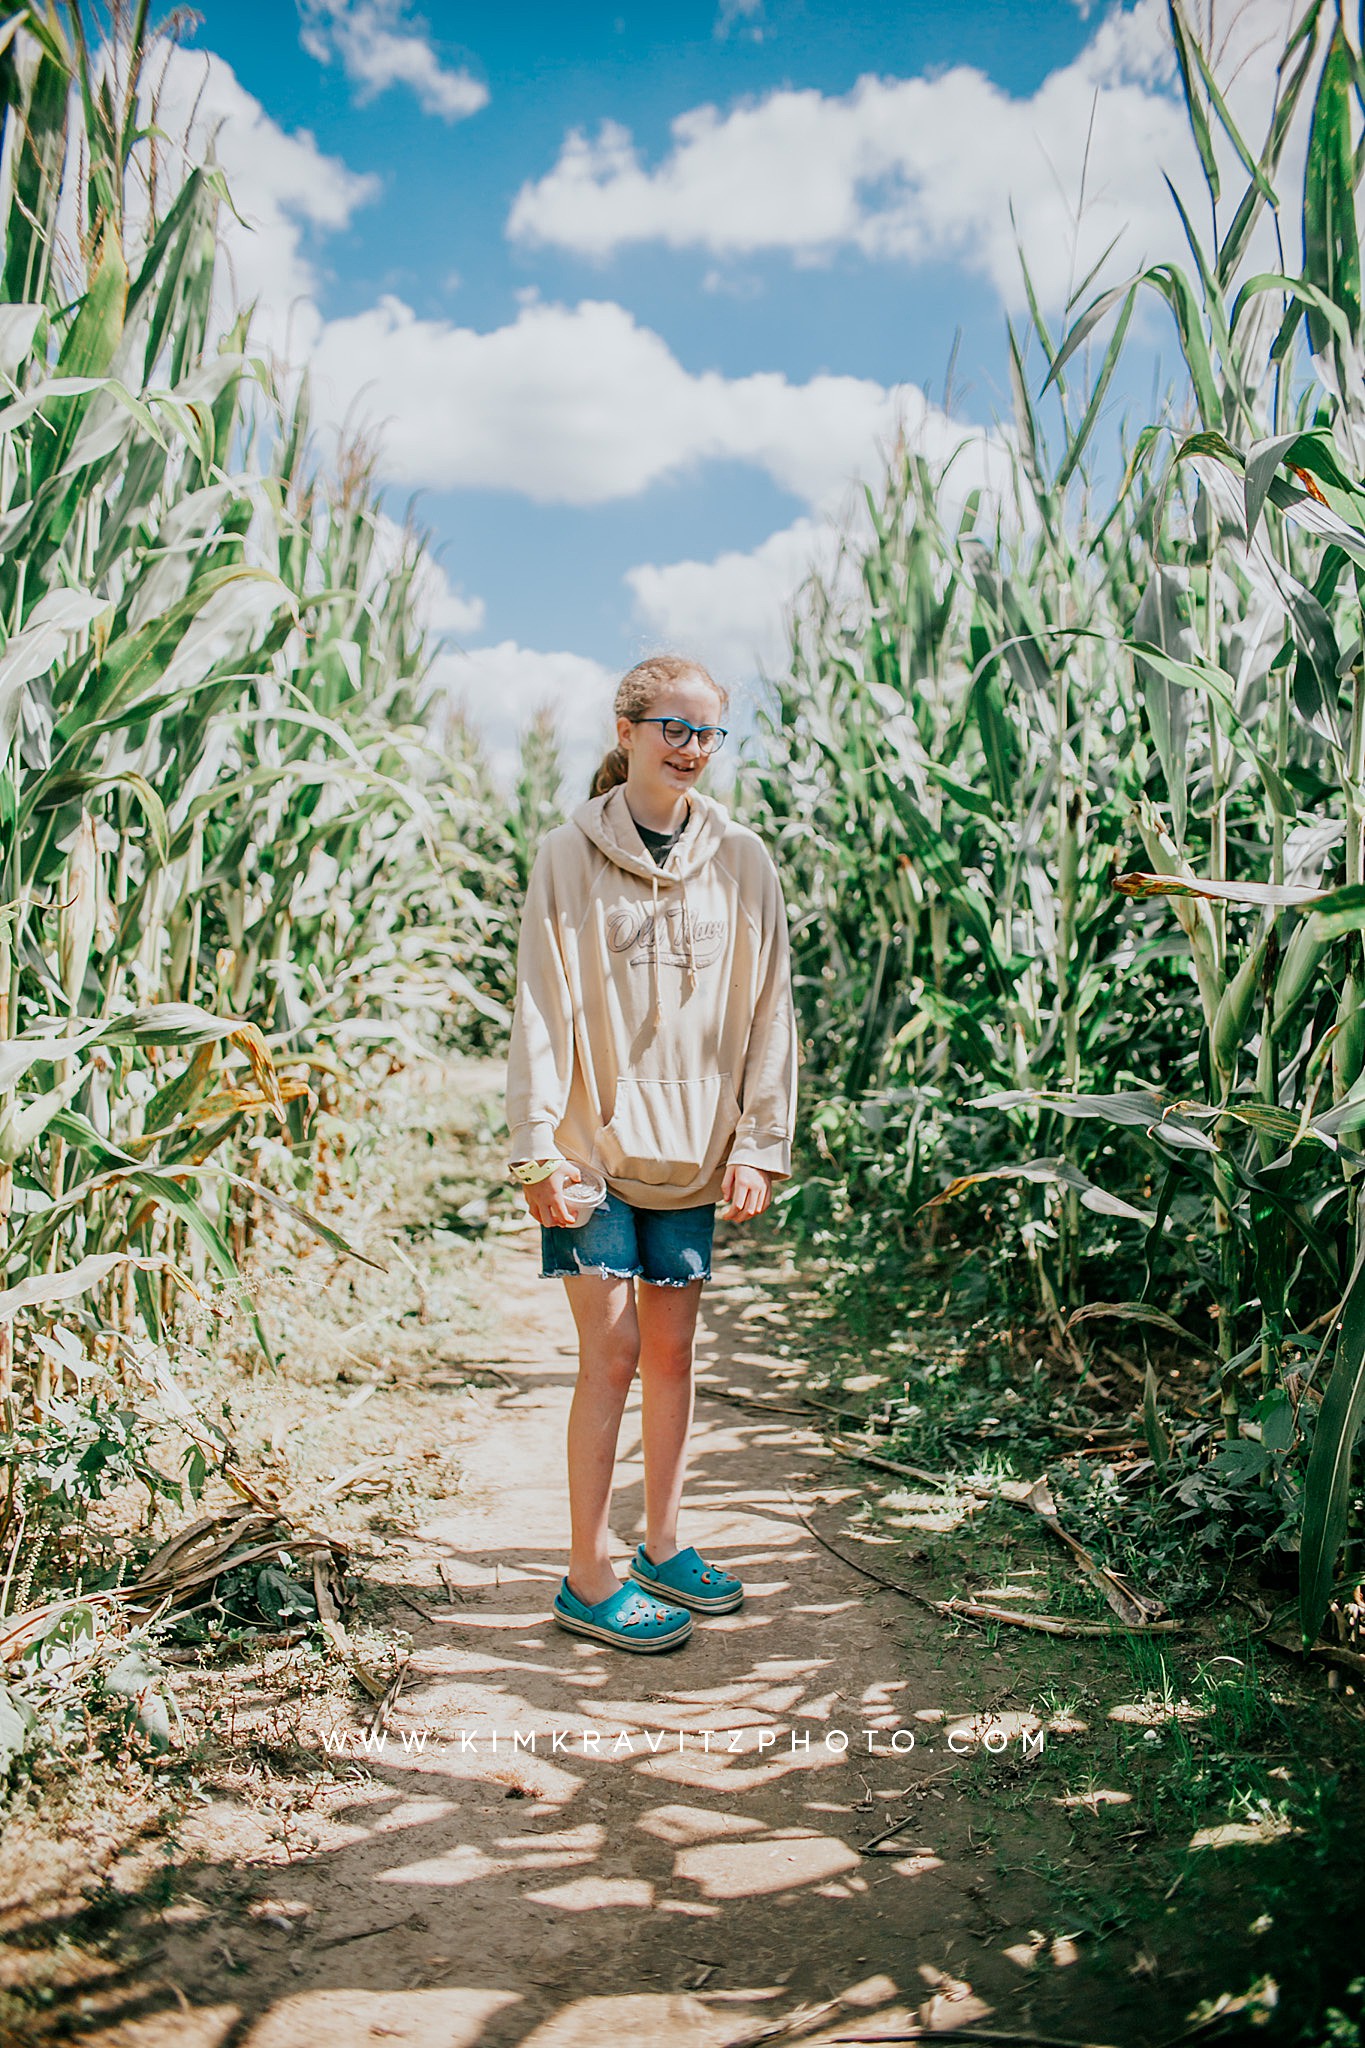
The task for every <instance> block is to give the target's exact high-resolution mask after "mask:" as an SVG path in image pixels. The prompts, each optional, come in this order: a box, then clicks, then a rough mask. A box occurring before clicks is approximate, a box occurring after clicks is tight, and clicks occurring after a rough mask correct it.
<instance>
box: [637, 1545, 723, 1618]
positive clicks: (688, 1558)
mask: <svg viewBox="0 0 1365 2048" xmlns="http://www.w3.org/2000/svg"><path fill="white" fill-rule="evenodd" d="M630 1576H631V1577H632V1578H633V1579H634V1581H635V1583H636V1584H637V1585H638V1586H644V1587H646V1588H647V1589H648V1590H649V1591H650V1592H651V1593H666V1594H667V1595H668V1597H669V1599H670V1600H677V1601H679V1602H680V1603H681V1605H682V1606H684V1607H691V1608H694V1609H695V1610H696V1612H697V1613H698V1614H728V1613H729V1612H730V1610H731V1608H732V1607H738V1605H739V1603H740V1601H741V1600H742V1599H743V1598H744V1583H743V1581H742V1580H741V1579H732V1578H730V1577H729V1576H728V1574H727V1573H725V1572H723V1571H722V1570H721V1568H720V1566H719V1565H716V1564H708V1563H707V1562H706V1559H705V1558H704V1557H702V1556H701V1555H700V1553H699V1552H697V1551H695V1550H691V1549H688V1550H680V1551H679V1552H678V1553H677V1555H676V1557H670V1558H668V1559H667V1560H666V1561H665V1562H664V1563H663V1564H655V1562H654V1560H653V1558H652V1557H651V1556H650V1555H649V1553H648V1551H647V1550H646V1549H645V1546H644V1544H643V1543H642V1544H641V1545H640V1547H639V1549H638V1550H637V1551H636V1553H635V1557H634V1560H633V1562H632V1564H631V1567H630Z"/></svg>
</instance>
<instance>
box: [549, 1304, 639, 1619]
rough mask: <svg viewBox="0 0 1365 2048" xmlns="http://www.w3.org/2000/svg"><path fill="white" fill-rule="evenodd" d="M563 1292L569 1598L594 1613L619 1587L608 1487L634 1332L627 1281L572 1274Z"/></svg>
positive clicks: (631, 1370)
mask: <svg viewBox="0 0 1365 2048" xmlns="http://www.w3.org/2000/svg"><path fill="white" fill-rule="evenodd" d="M564 1286H565V1289H566V1291H567V1293H568V1296H569V1306H570V1308H571V1309H572V1310H573V1319H574V1322H575V1323H576V1324H577V1326H578V1383H577V1385H576V1386H575V1388H574V1396H573V1403H572V1405H571V1407H570V1409H569V1439H568V1451H569V1522H570V1528H571V1531H572V1535H571V1548H570V1552H569V1590H570V1591H571V1592H572V1593H575V1594H576V1595H577V1596H578V1598H579V1599H580V1600H584V1601H586V1602H587V1604H588V1606H589V1607H596V1606H597V1604H598V1603H599V1601H602V1600H609V1599H610V1598H611V1596H612V1594H613V1593H615V1592H617V1591H618V1590H619V1588H620V1585H621V1581H620V1580H619V1579H618V1578H617V1576H616V1573H615V1572H614V1571H613V1569H612V1564H611V1532H610V1519H611V1480H612V1473H613V1471H614V1469H615V1466H616V1439H617V1436H618V1435H619V1433H620V1429H621V1416H622V1414H623V1413H624V1411H625V1405H626V1396H627V1394H628V1393H629V1392H630V1383H631V1381H632V1380H633V1379H634V1377H635V1369H636V1366H637V1365H638V1363H639V1358H640V1327H639V1324H638V1322H637V1320H636V1313H635V1283H634V1281H633V1280H629V1279H620V1280H618V1279H612V1278H610V1277H608V1276H607V1275H605V1274H601V1273H579V1274H576V1275H575V1276H574V1277H573V1278H572V1279H567V1278H566V1279H565V1282H564Z"/></svg>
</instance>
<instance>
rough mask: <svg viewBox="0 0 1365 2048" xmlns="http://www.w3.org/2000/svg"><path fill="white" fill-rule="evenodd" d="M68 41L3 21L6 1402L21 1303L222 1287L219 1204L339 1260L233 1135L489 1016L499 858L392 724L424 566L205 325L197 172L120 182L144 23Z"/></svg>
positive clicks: (82, 1310)
mask: <svg viewBox="0 0 1365 2048" xmlns="http://www.w3.org/2000/svg"><path fill="white" fill-rule="evenodd" d="M92 42H93V39H92V35H91V33H90V29H89V23H88V19H87V17H86V15H85V13H84V12H83V10H82V8H81V7H80V6H79V5H76V4H72V5H68V6H67V7H66V8H64V9H63V10H62V11H61V12H60V13H59V12H58V11H56V10H55V9H54V10H45V9H39V8H38V7H27V8H24V9H21V10H19V11H18V12H17V13H15V14H14V15H12V16H11V17H10V18H9V19H8V20H7V21H6V22H5V23H4V24H3V26H2V27H0V99H2V100H3V105H4V110H5V120H4V136H3V152H2V155H0V221H2V222H3V234H4V256H3V271H2V272H0V292H2V294H3V296H2V297H0V375H3V378H4V382H5V388H6V393H7V402H6V403H5V404H4V405H3V406H0V535H2V536H3V538H2V540H0V631H2V632H3V646H2V647H0V1283H2V1284H0V1398H2V1399H3V1402H4V1404H5V1412H6V1414H7V1415H8V1414H10V1413H11V1412H12V1389H13V1374H14V1349H13V1338H14V1331H15V1327H16V1318H21V1317H29V1318H31V1317H32V1316H34V1315H35V1314H36V1315H38V1316H39V1317H40V1318H41V1317H42V1316H44V1315H50V1314H51V1313H52V1312H53V1310H54V1308H55V1307H56V1306H57V1305H58V1304H62V1303H79V1304H82V1306H81V1307H79V1308H68V1309H65V1310H64V1311H63V1312H64V1313H66V1314H68V1315H75V1316H78V1317H84V1318H85V1321H86V1323H87V1325H88V1326H89V1330H90V1332H91V1334H92V1338H93V1337H97V1336H98V1334H99V1332H100V1330H101V1329H103V1330H105V1331H107V1332H108V1333H109V1334H110V1335H111V1336H112V1337H117V1335H118V1333H119V1332H120V1331H126V1330H127V1329H129V1328H130V1327H131V1326H132V1324H133V1323H134V1322H135V1321H136V1322H140V1323H141V1324H142V1325H143V1326H145V1327H146V1328H147V1329H148V1330H150V1331H151V1333H152V1334H153V1335H156V1334H159V1333H160V1331H161V1329H162V1326H163V1322H164V1319H165V1315H166V1313H167V1311H168V1310H169V1309H170V1307H171V1305H172V1302H173V1298H174V1288H175V1286H176V1285H178V1284H179V1281H178V1279H177V1275H181V1276H183V1273H184V1270H185V1266H186V1264H187V1263H188V1264H189V1266H190V1267H191V1269H196V1270H202V1269H203V1268H205V1267H208V1268H211V1269H215V1270H216V1271H217V1272H218V1273H219V1274H220V1276H221V1277H223V1278H224V1279H225V1280H228V1281H230V1282H232V1281H235V1278H236V1273H237V1263H238V1261H237V1256H236V1254H238V1253H239V1252H240V1248H241V1232H240V1230H239V1231H237V1232H236V1233H235V1242H234V1232H233V1231H232V1230H231V1229H230V1227H229V1225H230V1203H229V1197H230V1193H231V1191H232V1190H234V1189H242V1190H243V1191H246V1190H247V1189H248V1188H249V1189H250V1192H251V1194H252V1198H253V1203H258V1202H259V1200H260V1198H261V1197H262V1195H264V1196H265V1197H267V1198H270V1199H274V1200H275V1201H276V1202H277V1204H279V1205H281V1206H283V1207H284V1208H286V1209H287V1210H289V1211H290V1213H291V1214H293V1215H294V1216H295V1217H300V1218H302V1220H304V1221H305V1222H307V1223H309V1224H310V1225H311V1227H312V1228H314V1229H316V1230H319V1231H320V1232H321V1233H322V1234H323V1235H324V1236H325V1237H327V1238H328V1239H329V1241H331V1242H333V1243H335V1244H337V1245H339V1246H340V1245H341V1243H342V1240H340V1239H339V1238H337V1237H336V1235H335V1233H334V1232H332V1231H330V1230H329V1229H328V1227H327V1226H326V1225H324V1224H321V1223H319V1222H317V1221H316V1220H315V1219H311V1218H308V1217H306V1216H305V1214H304V1212H302V1211H300V1210H299V1209H298V1208H297V1206H296V1205H294V1204H293V1203H292V1202H291V1201H290V1200H289V1199H288V1195H287V1192H286V1193H284V1194H282V1193H280V1192H279V1191H278V1190H275V1191H272V1190H270V1189H268V1188H265V1189H263V1188H262V1187H261V1182H260V1176H259V1172H257V1173H255V1174H254V1175H253V1177H252V1179H251V1181H250V1182H248V1180H247V1177H246V1176H245V1175H244V1173H243V1172H242V1171H240V1170H239V1169H240V1167H241V1166H242V1165H244V1164H245V1163H246V1162H245V1158H243V1159H241V1160H239V1158H238V1152H237V1142H238V1140H240V1139H243V1138H245V1137H247V1136H248V1135H249V1134H250V1133H252V1132H254V1131H257V1130H259V1129H260V1127H261V1124H262V1119H265V1120H266V1122H267V1123H273V1124H274V1125H275V1126H276V1127H277V1128H278V1129H279V1130H280V1132H281V1134H282V1135H287V1136H288V1137H289V1138H290V1139H292V1140H293V1141H294V1142H296V1143H297V1142H298V1141H300V1140H301V1139H302V1137H303V1135H304V1129H305V1123H306V1118H307V1111H308V1105H309V1103H310V1101H311V1100H312V1090H311V1088H310V1081H312V1080H313V1079H315V1078H316V1074H317V1072H318V1071H319V1070H320V1069H327V1068H329V1067H330V1068H335V1067H336V1065H337V1060H338V1056H339V1053H340V1054H341V1055H342V1056H343V1057H344V1047H345V1045H346V1043H347V1042H348V1040H347V1033H348V1031H349V1032H350V1033H351V1034H352V1035H354V1034H356V1033H357V1032H358V1033H359V1034H360V1035H361V1036H362V1037H363V1036H364V1034H365V1030H366V1018H367V1017H368V1019H369V1028H371V1029H373V1028H374V1027H375V1025H376V1024H377V1023H382V1021H383V1020H384V1019H385V1018H388V1019H389V1024H388V1027H387V1028H390V1029H393V1028H399V1027H401V1024H402V1020H403V1018H404V1016H405V1015H406V1013H407V1012H408V1010H410V1009H411V1008H413V1007H416V1006H418V1005H419V1004H420V1005H422V1006H424V1007H425V1008H426V1009H427V1010H428V1011H431V1010H432V1009H433V1008H438V1009H439V1008H443V1009H445V1010H447V1011H449V1010H450V1009H451V1008H452V1007H453V1006H454V1005H457V1004H458V1006H459V1007H460V1008H461V1010H463V1011H464V1012H465V1013H466V1014H469V1013H471V1012H479V1011H486V1012H487V1013H489V1015H491V1017H493V1018H494V1019H500V1018H501V1016H502V1014H503V1005H502V1003H501V1002H500V1000H499V994H498V990H499V989H500V988H501V987H502V986H503V983H504V981H505V972H506V969H505V961H504V959H503V957H502V956H503V955H504V954H505V953H506V951H507V946H506V942H505V934H504V933H503V931H502V929H501V927H500V926H499V925H498V923H497V921H496V919H493V921H492V923H491V925H490V921H489V918H488V917H487V916H484V917H482V926H483V929H482V930H480V929H475V930H474V931H473V933H472V934H471V932H470V929H469V926H470V919H469V917H468V915H467V911H468V907H469V905H470V904H474V905H475V906H477V907H479V908H480V910H481V907H482V906H481V899H482V896H483V895H485V894H496V892H497V889H498V887H499V886H500V880H499V877H500V874H501V870H500V869H499V867H498V864H497V860H496V858H495V857H494V854H493V853H492V852H488V851H483V850H481V849H480V848H478V847H477V846H475V845H473V844H470V845H468V846H467V845H466V843H465V842H466V840H467V839H468V837H469V835H468V833H467V831H466V827H467V826H468V823H469V816H468V813H469V810H470V808H471V805H472V804H473V802H474V800H475V792H474V791H473V788H472V784H471V781H470V778H469V777H468V776H466V775H464V772H463V768H462V764H461V763H460V762H459V761H446V762H442V761H441V760H440V759H439V758H438V757H437V756H436V755H435V754H434V753H433V752H432V750H431V748H430V746H429V745H428V744H427V742H426V739H425V734H424V731H423V729H422V726H421V723H420V715H421V711H422V696H423V690H424V675H425V670H426V666H427V661H428V653H429V651H428V649H427V647H426V644H425V641H424V639H423V636H422V634H421V631H420V629H419V628H418V626H417V625H416V623H415V611H414V604H413V586H414V578H415V576H416V574H417V570H418V565H419V561H420V548H419V547H418V544H417V543H416V541H415V540H413V539H412V538H411V537H408V538H406V539H404V540H403V541H402V542H401V544H400V545H399V546H398V548H397V551H396V553H395V550H394V547H393V545H392V540H391V534H390V530H389V528H388V526H387V523H386V522H385V521H384V520H383V518H382V515H381V513H380V509H379V506H378V503H377V499H376V496H375V491H374V486H373V480H372V477H371V474H370V471H369V468H368V465H367V463H366V462H365V460H364V458H363V456H358V457H357V458H356V460H355V461H354V462H352V464H351V465H350V468H349V471H346V470H343V474H342V475H341V477H340V478H339V479H337V480H336V481H334V482H332V483H330V484H329V483H328V482H326V481H325V480H320V479H319V478H318V476H317V475H316V473H315V472H314V470H313V467H312V463H311V459H310V457H309V454H308V447H307V412H306V394H305V395H304V396H302V397H300V399H299V400H298V402H297V403H295V404H294V405H293V406H292V408H291V407H290V406H288V405H286V404H285V403H284V401H283V399H282V397H281V396H280V395H279V394H278V392H277V390H276V387H275V384H274V382H273V380H272V378H271V376H270V374H269V373H268V371H267V370H266V368H265V366H264V365H263V364H262V363H260V362H259V361H257V360H256V359H254V358H253V357H252V356H251V355H250V354H249V353H248V340H247V336H248V329H247V323H246V320H245V318H244V317H243V318H241V319H238V320H237V321H236V322H235V323H234V324H233V325H231V326H230V327H229V328H228V329H227V331H226V332H225V333H222V334H219V333H218V332H217V330H216V329H215V324H214V285H215V267H216V256H217V248H218V234H217V223H218V214H219V209H220V207H221V206H222V205H223V204H225V203H226V200H227V194H226V188H225V187H224V185H223V182H222V179H221V176H220V175H219V173H218V172H217V171H216V170H215V169H214V168H213V167H212V166H211V165H201V166H199V167H196V168H193V169H191V170H190V172H189V174H188V175H187V176H186V178H185V179H184V181H183V183H182V184H181V185H180V186H179V188H178V189H177V190H175V191H174V192H173V193H172V194H171V195H170V196H169V199H164V197H163V193H162V191H161V188H160V185H159V182H158V177H157V175H156V173H155V171H154V170H151V169H149V167H148V164H147V156H148V153H149V151H150V149H151V147H152V139H151V138H149V135H148V132H147V108H146V88H145V84H144V77H143V73H144V68H145V65H146V59H147V55H148V48H149V44H148V35H147V25H146V8H145V6H140V7H139V8H138V9H137V11H136V12H135V13H134V14H133V15H132V17H131V18H130V19H127V20H125V21H124V22H123V25H122V28H121V30H120V31H119V32H118V33H116V34H114V35H113V36H112V37H111V38H110V39H108V40H106V41H105V42H103V43H102V44H101V46H100V47H99V48H98V49H96V48H94V47H92ZM153 113H154V109H153ZM386 534H388V535H389V540H388V543H387V554H386V553H385V549H384V548H383V547H381V546H380V541H381V539H382V538H383V537H384V536H385V535H386ZM452 850H453V851H454V855H455V857H454V858H451V855H452ZM443 861H448V863H449V866H450V867H451V868H452V869H453V870H454V879H453V881H452V885H451V886H450V887H446V886H445V884H444V880H443V876H442V871H441V863H442V862H443ZM423 886H426V887H427V889H428V902H427V906H426V911H427V914H426V916H425V917H424V918H423V919H422V920H421V921H420V922H417V921H414V920H413V919H412V918H411V916H410V909H409V897H410V895H411V894H414V893H416V892H417V891H418V890H420V889H421V888H422V887H423ZM476 923H477V920H476ZM490 930H491V933H492V938H491V943H490V942H489V939H488V933H489V931H490ZM481 951H483V952H486V953H489V954H491V955H492V956H494V957H491V958H489V959H481V958H480V957H479V956H480V953H481ZM461 961H467V963H468V964H469V965H470V966H471V967H472V970H473V971H472V972H471V973H468V974H467V973H466V972H465V970H464V966H463V965H461ZM257 1157H258V1158H259V1148H257ZM262 1342H264V1335H263V1333H262ZM50 1354H51V1347H48V1349H47V1350H46V1351H43V1352H42V1354H41V1357H40V1359H39V1360H38V1361H37V1362H36V1364H35V1374H36V1377H35V1380H34V1391H35V1393H36V1394H37V1395H38V1397H39V1398H40V1399H41V1397H42V1395H43V1394H44V1392H45V1391H46V1389H47V1386H48V1384H49V1381H50V1365H49V1361H50Z"/></svg>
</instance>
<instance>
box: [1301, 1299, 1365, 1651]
mask: <svg viewBox="0 0 1365 2048" xmlns="http://www.w3.org/2000/svg"><path fill="white" fill-rule="evenodd" d="M1363 1420H1365V1261H1362V1260H1361V1259H1360V1258H1357V1260H1356V1263H1355V1269H1354V1271H1353V1273H1352V1275H1351V1280H1350V1284H1349V1286H1348V1287H1347V1290H1346V1294H1345V1297H1344V1300H1343V1304H1342V1309H1341V1329H1340V1335H1339V1337H1338V1340H1337V1348H1336V1360H1335V1363H1334V1364H1333V1367H1332V1376H1331V1378H1330V1379H1329V1380H1328V1382H1327V1387H1326V1391H1325V1392H1324V1394H1323V1397H1322V1406H1321V1407H1320V1408H1319V1410H1318V1416H1317V1423H1316V1426H1315V1428H1314V1431H1313V1448H1312V1450H1311V1452H1310V1453H1309V1457H1308V1469H1307V1471H1306V1472H1305V1474H1304V1482H1303V1526H1302V1530H1301V1533H1300V1537H1299V1626H1300V1628H1301V1630H1302V1632H1303V1640H1304V1642H1305V1643H1306V1644H1307V1643H1312V1642H1315V1641H1316V1640H1317V1634H1318V1630H1319V1629H1320V1628H1321V1626H1322V1621H1323V1616H1324V1615H1325V1614H1326V1612H1327V1606H1328V1602H1329V1601H1330V1599H1331V1597H1332V1577H1333V1572H1334V1570H1335V1567H1336V1560H1337V1553H1338V1552H1339V1550H1340V1549H1341V1546H1342V1543H1343V1542H1344V1540H1345V1537H1346V1529H1347V1523H1348V1520H1349V1517H1350V1507H1351V1462H1352V1456H1353V1453H1354V1449H1355V1441H1356V1438H1357V1436H1358V1435H1359V1433H1360V1426H1361V1422H1362V1421H1363Z"/></svg>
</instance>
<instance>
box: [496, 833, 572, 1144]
mask: <svg viewBox="0 0 1365 2048" xmlns="http://www.w3.org/2000/svg"><path fill="white" fill-rule="evenodd" d="M573 1059H574V1034H573V1003H572V998H571V996H570V993H569V980H568V976H567V974H566V973H565V971H564V956H563V953H562V952H561V950H560V944H559V920H558V918H557V916H556V913H555V901H554V888H553V883H552V879H551V865H550V858H549V850H548V847H546V846H542V847H541V849H540V852H539V853H538V854H537V855H536V859H535V865H534V866H533V868H532V869H531V879H530V882H529V883H528V885H527V890H526V903H525V907H524V908H523V911H522V918H521V935H520V938H519V939H518V941H517V997H516V1003H515V1005H514V1007H513V1010H512V1038H511V1045H510V1047H509V1050H508V1055H507V1129H508V1134H509V1138H510V1146H509V1150H508V1155H507V1156H508V1159H509V1161H512V1160H517V1159H553V1158H554V1156H555V1154H556V1152H557V1151H558V1146H557V1145H556V1143H555V1132H556V1130H557V1129H558V1128H559V1125H560V1124H561V1123H562V1121H563V1119H564V1112H565V1110H566V1109H567V1108H568V1105H569V1089H570V1086H571V1085H572V1082H573Z"/></svg>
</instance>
